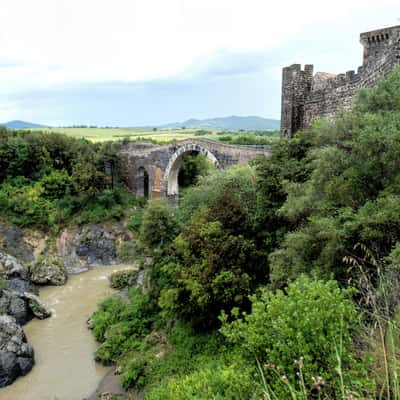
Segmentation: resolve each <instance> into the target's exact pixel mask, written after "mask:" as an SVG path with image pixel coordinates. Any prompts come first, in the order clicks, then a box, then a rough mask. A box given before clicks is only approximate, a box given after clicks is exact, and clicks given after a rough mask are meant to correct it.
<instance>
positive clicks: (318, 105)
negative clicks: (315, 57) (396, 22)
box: [281, 26, 400, 137]
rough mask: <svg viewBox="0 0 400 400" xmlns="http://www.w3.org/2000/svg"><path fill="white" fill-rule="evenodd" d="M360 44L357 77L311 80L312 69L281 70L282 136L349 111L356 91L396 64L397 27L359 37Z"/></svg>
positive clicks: (399, 56)
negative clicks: (362, 51) (361, 57)
mask: <svg viewBox="0 0 400 400" xmlns="http://www.w3.org/2000/svg"><path fill="white" fill-rule="evenodd" d="M360 42H361V44H362V45H363V47H364V55H363V65H362V66H361V67H359V68H358V71H357V73H355V72H354V71H348V72H346V73H345V74H339V75H334V74H329V73H321V72H318V73H316V74H315V75H314V76H313V66H312V65H306V66H305V68H304V70H302V69H301V66H300V65H299V64H293V65H292V66H290V67H286V68H284V69H283V73H282V111H281V113H282V116H281V135H282V136H287V137H292V136H293V134H294V133H295V132H296V131H298V130H300V129H305V128H309V127H310V126H311V125H312V123H313V122H314V121H315V120H316V119H317V118H321V117H326V118H328V119H333V118H334V117H335V114H336V113H337V112H338V111H339V110H349V109H350V108H351V106H352V103H353V99H354V96H355V94H356V91H357V89H359V88H363V87H371V86H373V85H374V84H375V83H376V82H377V81H379V80H380V79H382V78H384V77H385V76H386V75H387V74H388V73H389V72H390V71H391V70H392V69H393V67H394V66H395V65H396V64H400V26H396V27H391V28H384V29H379V30H376V31H371V32H366V33H362V34H361V35H360Z"/></svg>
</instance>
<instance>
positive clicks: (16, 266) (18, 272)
mask: <svg viewBox="0 0 400 400" xmlns="http://www.w3.org/2000/svg"><path fill="white" fill-rule="evenodd" d="M0 276H2V277H4V278H5V279H9V278H15V277H19V278H22V279H27V278H28V269H27V268H26V267H25V266H24V265H22V264H21V263H20V262H19V261H18V260H17V259H16V258H15V257H14V256H11V255H10V254H7V253H5V252H4V251H1V250H0Z"/></svg>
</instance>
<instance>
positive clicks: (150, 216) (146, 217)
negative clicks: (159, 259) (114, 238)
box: [140, 199, 179, 249]
mask: <svg viewBox="0 0 400 400" xmlns="http://www.w3.org/2000/svg"><path fill="white" fill-rule="evenodd" d="M176 213H177V211H176V209H175V208H174V207H169V206H168V205H167V204H166V202H165V200H162V199H157V200H152V201H149V202H148V204H147V207H146V208H145V210H144V212H143V219H142V226H141V230H140V241H141V242H142V243H143V245H144V246H145V247H147V248H148V249H157V248H158V249H160V248H164V247H166V246H167V245H168V244H170V243H171V241H172V240H173V239H174V238H175V236H176V234H177V232H178V229H179V226H178V221H177V218H176Z"/></svg>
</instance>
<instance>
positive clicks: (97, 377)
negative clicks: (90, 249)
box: [0, 265, 127, 400]
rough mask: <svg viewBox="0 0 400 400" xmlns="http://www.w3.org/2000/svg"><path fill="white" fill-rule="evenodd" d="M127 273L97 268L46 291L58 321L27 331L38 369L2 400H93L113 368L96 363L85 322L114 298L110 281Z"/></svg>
mask: <svg viewBox="0 0 400 400" xmlns="http://www.w3.org/2000/svg"><path fill="white" fill-rule="evenodd" d="M126 267H127V266H126V265H117V266H112V267H95V268H93V269H91V270H90V271H88V272H85V273H82V274H79V275H71V276H70V279H69V280H68V282H67V284H66V285H65V286H58V287H54V286H49V287H43V288H42V289H41V291H40V298H41V300H43V301H44V302H45V303H46V304H47V305H48V306H49V308H50V309H51V311H52V313H53V315H52V317H51V318H49V319H47V320H44V321H40V320H32V321H30V322H29V323H28V324H27V325H26V326H24V330H25V333H26V336H27V338H28V341H29V342H30V343H31V344H32V346H33V348H34V349H35V356H36V365H35V367H34V368H33V370H32V371H31V372H30V373H29V374H28V375H26V376H24V377H21V378H19V379H17V381H16V382H14V384H12V385H11V386H8V387H5V388H2V389H0V400H9V399H18V400H34V399H35V400H36V399H40V400H54V399H55V398H57V400H82V399H83V398H85V397H87V396H90V394H91V393H92V392H93V389H94V388H96V387H97V386H98V385H99V383H100V382H101V381H102V379H103V378H104V376H105V375H106V374H107V373H108V372H109V371H110V368H106V367H103V366H101V365H100V364H98V363H95V361H94V358H93V354H94V352H95V350H96V348H97V347H98V344H97V343H96V341H95V340H94V338H93V336H92V334H91V332H90V330H89V329H87V324H86V321H87V319H88V318H89V317H90V315H91V314H92V313H93V311H94V310H95V309H96V306H97V303H98V302H99V301H101V300H102V299H104V298H105V297H107V295H109V294H111V293H112V292H113V290H112V289H111V288H110V287H109V282H108V276H109V275H110V274H112V273H113V272H115V271H119V270H122V269H125V268H126Z"/></svg>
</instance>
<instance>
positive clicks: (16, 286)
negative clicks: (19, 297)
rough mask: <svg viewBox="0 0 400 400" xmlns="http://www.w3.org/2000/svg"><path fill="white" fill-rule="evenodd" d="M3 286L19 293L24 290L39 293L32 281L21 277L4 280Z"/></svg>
mask: <svg viewBox="0 0 400 400" xmlns="http://www.w3.org/2000/svg"><path fill="white" fill-rule="evenodd" d="M5 288H6V289H9V290H14V291H16V292H18V293H20V294H23V293H24V292H30V293H33V294H39V290H38V288H37V287H36V286H35V285H34V284H33V283H32V282H30V281H28V280H26V279H21V278H12V279H8V280H6V281H5Z"/></svg>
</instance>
